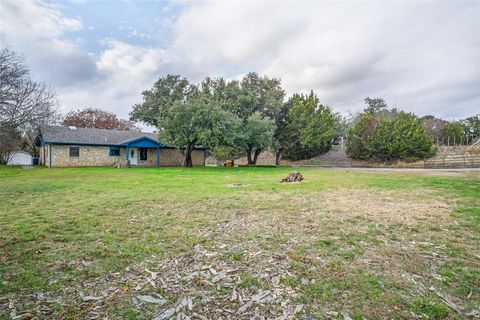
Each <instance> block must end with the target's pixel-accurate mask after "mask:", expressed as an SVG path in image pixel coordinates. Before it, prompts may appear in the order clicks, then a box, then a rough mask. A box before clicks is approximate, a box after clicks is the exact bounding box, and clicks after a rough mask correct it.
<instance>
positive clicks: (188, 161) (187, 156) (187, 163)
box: [182, 142, 195, 168]
mask: <svg viewBox="0 0 480 320" xmlns="http://www.w3.org/2000/svg"><path fill="white" fill-rule="evenodd" d="M194 147H195V142H192V143H189V144H187V146H186V147H185V151H184V152H183V161H182V166H183V167H189V168H190V167H193V162H192V151H193V148H194Z"/></svg>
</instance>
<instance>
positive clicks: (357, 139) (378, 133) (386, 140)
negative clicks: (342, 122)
mask: <svg viewBox="0 0 480 320" xmlns="http://www.w3.org/2000/svg"><path fill="white" fill-rule="evenodd" d="M367 99H368V98H367ZM366 101H367V100H366ZM382 101H383V100H382ZM367 103H368V102H367ZM380 105H382V107H381V108H366V109H365V110H364V112H363V113H361V114H360V115H359V116H358V117H357V118H356V120H355V121H354V123H353V125H352V126H351V127H350V128H349V129H348V131H347V154H348V155H349V156H350V157H351V158H353V159H363V160H379V161H393V160H406V161H414V160H417V159H423V158H425V157H430V156H433V155H434V154H435V153H436V149H435V148H434V145H433V138H432V137H430V136H429V135H428V134H427V133H426V131H425V128H424V126H423V123H422V121H420V120H419V119H417V118H416V117H415V116H414V115H413V114H410V113H406V112H403V111H398V110H397V109H388V106H386V104H385V105H383V104H380Z"/></svg>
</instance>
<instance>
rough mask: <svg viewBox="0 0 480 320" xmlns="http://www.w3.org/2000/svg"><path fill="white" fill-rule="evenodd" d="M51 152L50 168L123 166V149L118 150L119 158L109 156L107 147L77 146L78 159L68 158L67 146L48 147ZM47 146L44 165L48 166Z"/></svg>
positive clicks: (68, 149)
mask: <svg viewBox="0 0 480 320" xmlns="http://www.w3.org/2000/svg"><path fill="white" fill-rule="evenodd" d="M50 147H51V150H52V167H83V166H113V165H114V164H116V163H118V162H121V163H123V164H124V162H126V160H125V148H121V149H120V156H119V157H118V156H116V157H114V156H110V155H109V147H103V146H79V151H80V152H79V157H70V146H69V145H50ZM50 147H49V146H47V148H46V149H47V153H46V159H45V161H46V163H45V165H47V166H49V155H48V153H49V150H50Z"/></svg>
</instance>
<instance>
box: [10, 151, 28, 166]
mask: <svg viewBox="0 0 480 320" xmlns="http://www.w3.org/2000/svg"><path fill="white" fill-rule="evenodd" d="M32 164H33V158H32V155H31V154H30V153H28V152H26V151H23V150H19V151H15V152H14V153H13V154H12V156H11V158H10V160H8V163H7V165H10V166H31V165H32Z"/></svg>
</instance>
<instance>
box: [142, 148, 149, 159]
mask: <svg viewBox="0 0 480 320" xmlns="http://www.w3.org/2000/svg"><path fill="white" fill-rule="evenodd" d="M147 153H148V149H147V148H140V160H144V161H145V160H147Z"/></svg>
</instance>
